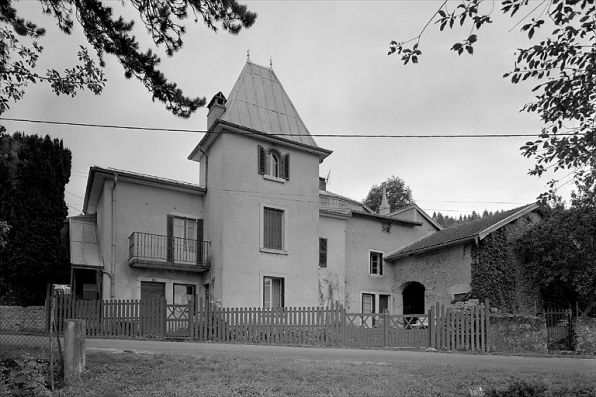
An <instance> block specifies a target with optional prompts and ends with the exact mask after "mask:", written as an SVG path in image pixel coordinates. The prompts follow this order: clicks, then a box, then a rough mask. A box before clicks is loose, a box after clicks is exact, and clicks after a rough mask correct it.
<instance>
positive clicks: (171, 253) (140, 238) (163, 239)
mask: <svg viewBox="0 0 596 397" xmlns="http://www.w3.org/2000/svg"><path fill="white" fill-rule="evenodd" d="M209 245H210V243H209V242H208V241H197V240H191V239H186V238H180V237H169V236H162V235H158V234H150V233H139V232H134V233H132V234H131V235H130V237H129V238H128V253H129V256H128V263H129V265H131V266H141V267H143V266H144V267H157V268H164V269H169V268H172V267H180V268H182V269H183V270H192V271H205V270H208V269H209Z"/></svg>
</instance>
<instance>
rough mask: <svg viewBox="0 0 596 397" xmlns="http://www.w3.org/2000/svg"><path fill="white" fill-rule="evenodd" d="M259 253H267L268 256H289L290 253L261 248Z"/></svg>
mask: <svg viewBox="0 0 596 397" xmlns="http://www.w3.org/2000/svg"><path fill="white" fill-rule="evenodd" d="M259 251H261V252H263V253H266V254H278V255H288V251H284V250H276V249H272V248H263V247H261V248H260V249H259Z"/></svg>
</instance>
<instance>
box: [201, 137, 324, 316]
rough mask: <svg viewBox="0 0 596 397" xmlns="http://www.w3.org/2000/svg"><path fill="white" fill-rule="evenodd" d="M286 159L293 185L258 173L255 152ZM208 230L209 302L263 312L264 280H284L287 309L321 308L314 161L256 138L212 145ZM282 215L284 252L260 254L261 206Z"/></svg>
mask: <svg viewBox="0 0 596 397" xmlns="http://www.w3.org/2000/svg"><path fill="white" fill-rule="evenodd" d="M258 145H261V146H263V147H265V148H266V149H267V148H269V147H274V148H276V149H277V150H279V151H280V152H281V153H282V155H283V154H286V153H290V180H289V181H284V182H279V181H272V180H268V179H267V178H266V177H264V176H263V175H260V174H258V157H257V147H258ZM208 155H209V169H208V182H207V189H208V192H207V194H206V197H205V214H206V217H205V219H206V225H207V227H206V230H208V233H209V238H210V239H211V242H212V247H213V253H214V256H215V257H214V261H213V262H212V274H213V277H214V285H213V287H212V291H213V297H214V298H215V299H218V300H221V304H222V305H223V306H226V307H239V306H243V307H260V306H262V300H263V298H262V284H263V277H265V276H271V277H283V278H284V279H285V306H288V307H290V306H314V305H316V304H317V302H318V289H317V279H318V277H317V274H318V236H319V224H318V208H319V200H318V169H319V168H318V165H319V161H318V157H317V155H316V154H311V153H306V152H304V151H302V150H297V149H295V148H291V147H286V146H281V145H272V144H270V143H269V142H264V141H261V140H258V139H256V138H251V137H245V136H239V135H232V134H222V135H220V136H219V137H218V139H217V140H216V141H215V142H214V143H213V144H212V145H211V146H210V148H209V151H208ZM264 206H270V207H274V208H279V209H282V210H283V211H284V226H285V235H284V237H285V240H284V250H285V252H284V253H281V254H280V253H269V252H263V251H262V250H261V249H260V247H261V240H262V238H261V233H262V208H263V207H264Z"/></svg>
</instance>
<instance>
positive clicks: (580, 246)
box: [518, 206, 596, 314]
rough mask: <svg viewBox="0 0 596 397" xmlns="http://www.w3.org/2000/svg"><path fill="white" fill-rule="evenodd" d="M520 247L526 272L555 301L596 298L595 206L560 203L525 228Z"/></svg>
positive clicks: (585, 302)
mask: <svg viewBox="0 0 596 397" xmlns="http://www.w3.org/2000/svg"><path fill="white" fill-rule="evenodd" d="M518 250H519V252H520V253H521V257H522V260H523V263H524V266H525V269H526V272H527V274H528V275H529V276H530V277H531V278H532V279H533V281H534V283H536V285H538V286H539V287H540V289H541V291H542V295H543V299H544V300H545V301H547V302H549V303H550V304H554V305H565V306H567V305H574V304H575V302H579V303H580V304H582V305H584V306H585V311H586V314H589V313H590V312H591V311H592V310H593V308H594V299H595V298H596V207H595V206H575V207H572V208H570V209H564V208H562V207H557V208H554V209H551V210H550V211H548V212H547V214H546V216H545V219H544V220H543V221H542V222H540V223H538V224H537V225H536V226H534V228H532V229H530V230H529V231H528V232H526V233H525V234H524V235H523V237H522V238H521V240H520V243H519V245H518Z"/></svg>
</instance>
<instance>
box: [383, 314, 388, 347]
mask: <svg viewBox="0 0 596 397" xmlns="http://www.w3.org/2000/svg"><path fill="white" fill-rule="evenodd" d="M388 339H389V324H388V322H387V312H386V311H385V310H383V347H387V346H388Z"/></svg>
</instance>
